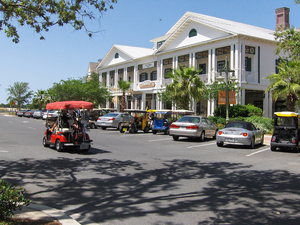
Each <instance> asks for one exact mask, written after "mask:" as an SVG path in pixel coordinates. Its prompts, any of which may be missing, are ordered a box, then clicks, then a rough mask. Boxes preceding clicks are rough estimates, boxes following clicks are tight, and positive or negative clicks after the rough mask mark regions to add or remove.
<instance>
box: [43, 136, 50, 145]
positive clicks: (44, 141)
mask: <svg viewBox="0 0 300 225" xmlns="http://www.w3.org/2000/svg"><path fill="white" fill-rule="evenodd" d="M43 145H44V147H49V146H50V145H48V144H47V143H46V137H44V138H43Z"/></svg>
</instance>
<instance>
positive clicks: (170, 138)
mask: <svg viewBox="0 0 300 225" xmlns="http://www.w3.org/2000/svg"><path fill="white" fill-rule="evenodd" d="M166 140H172V139H171V138H164V139H156V140H149V142H153V141H166Z"/></svg>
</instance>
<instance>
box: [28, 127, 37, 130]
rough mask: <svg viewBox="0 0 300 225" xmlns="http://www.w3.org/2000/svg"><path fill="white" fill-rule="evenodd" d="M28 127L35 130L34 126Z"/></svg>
mask: <svg viewBox="0 0 300 225" xmlns="http://www.w3.org/2000/svg"><path fill="white" fill-rule="evenodd" d="M28 128H29V129H32V130H36V128H34V127H28Z"/></svg>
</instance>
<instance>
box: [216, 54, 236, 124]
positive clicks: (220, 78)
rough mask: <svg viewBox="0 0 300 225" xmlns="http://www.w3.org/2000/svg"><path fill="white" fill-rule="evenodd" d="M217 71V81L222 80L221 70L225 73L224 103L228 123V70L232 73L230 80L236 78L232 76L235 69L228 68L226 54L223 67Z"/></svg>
mask: <svg viewBox="0 0 300 225" xmlns="http://www.w3.org/2000/svg"><path fill="white" fill-rule="evenodd" d="M219 72H220V76H219V77H217V80H219V81H222V80H224V77H222V72H225V74H226V78H225V84H226V103H225V104H226V123H228V122H229V89H228V84H229V83H228V82H229V79H228V73H229V72H232V73H233V75H232V76H231V77H230V80H232V81H234V80H236V77H235V76H234V72H235V71H234V70H231V69H230V68H229V65H228V60H227V56H226V58H225V65H224V67H223V69H220V70H219Z"/></svg>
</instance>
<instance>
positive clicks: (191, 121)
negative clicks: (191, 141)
mask: <svg viewBox="0 0 300 225" xmlns="http://www.w3.org/2000/svg"><path fill="white" fill-rule="evenodd" d="M217 130H218V128H217V127H216V126H215V125H214V124H213V123H212V122H211V121H210V120H209V119H207V118H206V117H202V116H183V117H181V118H180V119H179V120H177V121H176V122H174V123H172V124H171V126H170V131H169V134H170V135H171V136H173V139H174V140H175V141H177V140H178V139H179V137H188V138H198V139H199V140H200V141H204V139H205V138H206V137H213V138H215V137H216V133H217Z"/></svg>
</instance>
